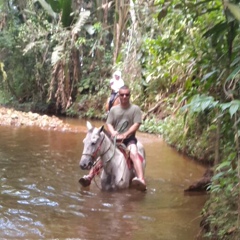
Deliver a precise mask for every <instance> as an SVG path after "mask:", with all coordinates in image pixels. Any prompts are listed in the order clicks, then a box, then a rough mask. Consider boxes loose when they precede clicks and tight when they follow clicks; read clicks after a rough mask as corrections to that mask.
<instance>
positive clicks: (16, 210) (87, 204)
mask: <svg viewBox="0 0 240 240" xmlns="http://www.w3.org/2000/svg"><path fill="white" fill-rule="evenodd" d="M67 122H68V123H69V124H70V125H71V126H72V127H73V129H74V131H73V132H57V131H46V130H40V129H39V128H37V127H21V128H15V127H6V126H0V132H1V135H0V136H1V138H0V169H1V171H0V181H1V192H0V239H57V238H58V239H87V240H88V239H104V240H106V239H116V240H118V239H130V240H135V239H136V240H145V239H149V240H155V239H159V240H193V239H195V237H196V235H197V234H198V232H199V231H200V228H199V223H200V220H201V219H200V212H201V209H202V207H203V205H204V203H205V201H206V200H207V195H202V194H200V195H199V194H192V195H186V194H184V191H183V190H184V189H185V188H187V187H188V186H189V185H190V184H191V183H192V182H194V181H196V180H198V179H199V178H200V177H202V175H203V173H204V171H205V169H204V167H202V166H200V165H198V164H196V163H195V162H194V161H192V160H191V159H189V158H187V157H184V156H182V155H181V154H179V153H177V152H176V151H175V150H174V149H172V148H170V147H169V146H168V145H167V144H166V143H165V142H164V141H163V140H162V139H161V138H159V137H157V136H153V135H149V134H144V133H138V134H137V136H138V139H139V140H140V141H141V142H142V143H143V144H144V147H145V149H146V154H147V167H146V171H145V177H146V181H147V187H148V190H147V192H146V193H142V192H138V191H136V190H134V189H130V190H126V191H125V190H124V191H121V192H102V191H101V190H100V189H99V179H98V178H96V179H95V182H93V183H92V185H91V187H90V188H88V189H82V188H81V187H80V185H79V183H78V179H79V178H80V177H81V176H82V175H84V174H86V172H85V171H83V170H81V169H80V168H79V165H78V164H79V159H80V157H81V152H82V147H83V146H82V140H83V138H84V137H85V135H86V127H85V124H86V122H85V121H84V120H67ZM94 124H95V125H96V126H100V125H101V124H102V123H101V122H95V123H94Z"/></svg>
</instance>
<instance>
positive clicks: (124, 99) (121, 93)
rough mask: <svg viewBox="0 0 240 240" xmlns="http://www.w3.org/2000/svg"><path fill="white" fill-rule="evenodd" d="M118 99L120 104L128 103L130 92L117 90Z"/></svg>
mask: <svg viewBox="0 0 240 240" xmlns="http://www.w3.org/2000/svg"><path fill="white" fill-rule="evenodd" d="M119 97H120V101H121V103H123V104H124V103H128V102H129V99H130V91H129V89H120V90H119Z"/></svg>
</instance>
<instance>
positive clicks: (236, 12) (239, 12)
mask: <svg viewBox="0 0 240 240" xmlns="http://www.w3.org/2000/svg"><path fill="white" fill-rule="evenodd" d="M226 6H227V7H228V9H229V10H230V12H231V13H232V15H233V16H234V17H235V18H236V19H237V20H238V21H240V8H239V6H238V5H236V4H232V3H229V2H226Z"/></svg>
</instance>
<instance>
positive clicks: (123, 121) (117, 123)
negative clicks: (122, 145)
mask: <svg viewBox="0 0 240 240" xmlns="http://www.w3.org/2000/svg"><path fill="white" fill-rule="evenodd" d="M107 123H108V124H111V125H112V126H113V127H114V129H115V130H117V131H119V130H120V129H121V128H124V131H123V133H124V132H126V131H127V130H128V129H129V128H130V127H131V126H132V125H133V124H134V123H142V112H141V109H140V108H139V106H137V105H134V104H130V106H129V107H128V108H122V107H121V105H117V106H114V107H112V108H111V110H110V112H109V114H108V118H107ZM121 132H122V131H121ZM134 135H135V134H134Z"/></svg>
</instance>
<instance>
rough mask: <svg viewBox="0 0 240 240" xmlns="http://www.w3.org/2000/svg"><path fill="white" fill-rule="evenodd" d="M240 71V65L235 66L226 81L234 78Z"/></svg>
mask: <svg viewBox="0 0 240 240" xmlns="http://www.w3.org/2000/svg"><path fill="white" fill-rule="evenodd" d="M239 71H240V66H239V67H237V68H235V69H234V70H233V71H232V72H231V74H230V75H229V76H228V77H227V79H226V81H229V80H232V79H233V78H234V77H235V76H236V75H237V74H238V73H239Z"/></svg>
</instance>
